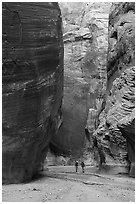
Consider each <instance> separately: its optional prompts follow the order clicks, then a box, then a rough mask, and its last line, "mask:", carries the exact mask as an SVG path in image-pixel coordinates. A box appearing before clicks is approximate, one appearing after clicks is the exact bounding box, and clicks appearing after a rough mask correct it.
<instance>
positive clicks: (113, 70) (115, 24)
mask: <svg viewBox="0 0 137 204" xmlns="http://www.w3.org/2000/svg"><path fill="white" fill-rule="evenodd" d="M108 41H109V47H108V65H107V76H108V82H107V90H106V92H107V94H106V95H107V99H106V107H105V110H104V112H103V113H102V114H101V116H100V119H101V118H104V120H103V122H102V123H100V126H99V128H98V129H97V131H96V133H95V135H96V137H97V139H98V142H99V143H100V144H101V145H102V146H103V149H104V151H105V152H106V154H107V155H109V156H110V157H111V159H110V160H111V161H112V160H113V162H116V161H117V162H121V163H123V162H125V161H126V160H125V158H126V152H128V161H129V162H130V163H131V169H130V175H131V176H134V162H135V125H134V124H135V113H134V111H135V67H134V65H135V4H134V3H133V2H127V3H113V5H112V7H111V11H110V15H109V36H108ZM126 144H127V145H126Z"/></svg>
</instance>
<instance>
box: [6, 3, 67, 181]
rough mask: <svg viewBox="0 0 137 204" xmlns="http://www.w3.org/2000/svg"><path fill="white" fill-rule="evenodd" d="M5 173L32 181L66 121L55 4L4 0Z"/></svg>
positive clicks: (59, 27)
mask: <svg viewBox="0 0 137 204" xmlns="http://www.w3.org/2000/svg"><path fill="white" fill-rule="evenodd" d="M2 26H3V28H2V43H3V47H2V48H3V49H2V51H3V68H2V82H3V88H2V91H3V96H2V122H3V124H2V125H3V126H2V127H3V130H2V134H3V143H2V167H3V169H2V176H3V182H4V183H18V182H24V181H29V180H30V179H31V178H32V176H33V175H34V174H35V173H37V171H38V170H39V168H40V165H41V163H42V162H43V161H44V159H45V157H46V154H47V150H48V145H49V142H50V141H51V139H52V137H53V136H54V135H55V134H56V133H57V130H58V128H59V126H60V125H61V122H62V112H61V104H62V97H63V40H62V20H61V13H60V9H59V6H58V4H57V3H24V2H23V3H21V2H19V3H15V2H14V3H13V2H12V3H10V2H8V3H3V4H2Z"/></svg>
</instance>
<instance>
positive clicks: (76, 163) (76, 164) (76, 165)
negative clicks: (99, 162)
mask: <svg viewBox="0 0 137 204" xmlns="http://www.w3.org/2000/svg"><path fill="white" fill-rule="evenodd" d="M75 167H76V172H77V171H78V161H75Z"/></svg>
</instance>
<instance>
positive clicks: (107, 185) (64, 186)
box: [2, 166, 135, 202]
mask: <svg viewBox="0 0 137 204" xmlns="http://www.w3.org/2000/svg"><path fill="white" fill-rule="evenodd" d="M2 201H4V202H135V179H134V178H130V177H129V176H128V175H127V174H126V173H124V172H120V171H119V172H118V173H117V172H116V171H115V169H114V168H113V169H112V170H110V171H107V172H106V171H104V172H98V171H97V170H96V169H95V168H94V167H91V166H87V167H86V168H85V173H82V171H81V168H80V167H79V169H78V173H76V172H75V167H74V166H50V167H48V169H45V170H44V171H43V172H41V174H40V175H39V176H38V177H37V178H34V179H33V180H32V181H31V182H30V183H25V184H10V185H3V188H2Z"/></svg>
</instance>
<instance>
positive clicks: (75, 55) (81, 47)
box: [52, 2, 111, 157]
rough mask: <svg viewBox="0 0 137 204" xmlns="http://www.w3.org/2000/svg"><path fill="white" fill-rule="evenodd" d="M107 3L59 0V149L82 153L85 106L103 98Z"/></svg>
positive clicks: (56, 144) (93, 106)
mask: <svg viewBox="0 0 137 204" xmlns="http://www.w3.org/2000/svg"><path fill="white" fill-rule="evenodd" d="M110 6H111V3H108V2H100V3H98V2H89V3H86V2H61V3H60V8H61V13H62V19H63V38H64V98H63V124H62V126H61V128H60V130H59V132H58V135H57V137H55V138H54V139H53V140H52V145H53V147H54V149H55V147H56V150H57V151H58V153H61V152H64V153H71V154H73V155H74V156H76V157H77V156H80V154H81V155H82V149H83V147H84V146H85V142H86V140H85V126H86V121H87V115H88V110H89V108H90V109H97V108H99V106H100V104H101V102H102V96H103V92H104V91H105V87H106V80H107V74H106V73H107V72H106V59H107V47H108V17H109V9H110ZM93 122H94V119H93ZM92 124H93V123H91V126H92ZM91 126H90V127H91ZM93 126H94V125H93ZM91 129H92V127H91Z"/></svg>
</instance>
